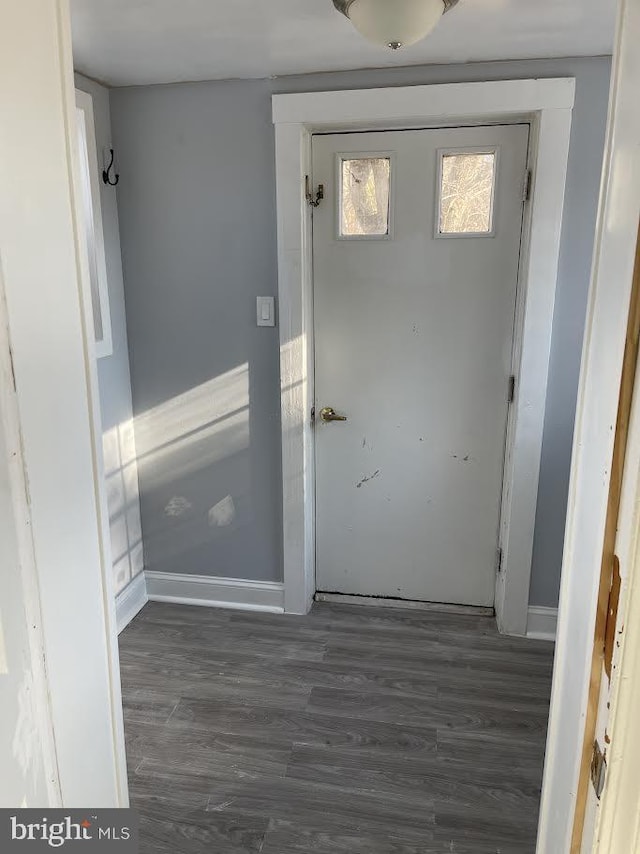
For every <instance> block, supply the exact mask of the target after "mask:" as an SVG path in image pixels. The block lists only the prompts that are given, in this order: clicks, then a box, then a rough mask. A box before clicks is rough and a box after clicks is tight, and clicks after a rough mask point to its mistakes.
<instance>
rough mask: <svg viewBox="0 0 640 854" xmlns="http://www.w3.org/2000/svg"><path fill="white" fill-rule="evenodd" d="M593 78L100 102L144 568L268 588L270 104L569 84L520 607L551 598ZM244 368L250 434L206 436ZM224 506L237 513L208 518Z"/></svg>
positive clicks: (565, 465)
mask: <svg viewBox="0 0 640 854" xmlns="http://www.w3.org/2000/svg"><path fill="white" fill-rule="evenodd" d="M609 72H610V62H609V60H608V59H606V58H588V59H567V60H553V61H546V60H545V61H543V60H539V61H530V62H507V63H483V64H476V65H464V66H433V67H414V68H404V69H385V70H379V71H361V72H347V73H336V74H321V75H312V76H304V77H295V78H293V77H291V78H281V79H278V80H274V81H246V82H213V83H197V84H181V85H176V86H158V87H139V88H130V89H118V90H114V91H113V92H112V118H113V125H114V135H115V142H116V145H117V148H118V153H119V162H120V169H121V173H122V183H121V186H120V188H119V192H118V200H119V207H120V218H121V233H122V245H123V257H124V268H125V277H126V299H127V314H128V322H129V330H130V353H131V370H132V379H133V390H134V410H135V413H136V416H141V421H140V424H141V429H140V430H138V428H137V427H136V436H137V440H138V450H139V452H140V454H141V458H140V479H141V495H142V521H143V532H144V541H145V553H146V562H147V568H148V569H159V570H163V571H176V572H193V573H198V574H211V575H227V576H236V577H247V578H259V579H270V580H278V579H280V574H281V542H280V526H281V494H280V459H279V454H280V450H279V441H280V439H279V413H278V407H279V387H278V383H279V380H278V340H277V332H276V331H274V330H264V329H257V328H256V326H255V296H256V295H258V294H266V295H268V294H273V293H275V289H276V228H275V177H274V145H273V129H272V126H271V118H270V95H271V94H272V93H273V92H296V91H311V90H324V89H340V88H364V87H372V86H389V85H409V84H420V83H436V82H457V81H467V80H492V79H504V78H517V77H535V76H540V77H552V76H567V75H568V76H575V77H576V81H577V95H576V107H575V112H574V124H573V132H572V141H571V152H570V165H569V181H568V187H567V197H566V212H565V225H564V229H563V236H562V248H561V261H560V277H559V283H558V299H557V305H556V311H555V318H554V336H553V352H552V362H551V377H550V384H549V393H548V402H547V411H546V421H545V435H544V448H543V460H542V470H541V479H540V501H539V507H538V514H537V520H536V532H535V545H534V565H533V579H532V588H531V602H532V604H536V605H551V606H554V605H556V604H557V600H558V590H559V577H560V567H561V561H562V541H563V533H564V519H565V511H566V500H567V490H568V478H569V468H570V459H571V440H572V425H573V418H574V412H575V401H576V392H577V382H578V372H579V363H580V353H581V343H582V331H583V325H584V315H585V309H586V299H587V291H588V285H589V270H590V263H591V252H592V241H593V232H594V227H595V216H596V209H597V199H598V189H599V180H600V168H601V159H602V150H603V145H604V131H605V124H606V114H607V99H608V84H609ZM242 365H247V366H248V374H249V376H248V395H247V394H246V393H245V392H243V391H242V389H239V386H240V385H241V382H240V379H239V378H238V377H237V376H236V377H235V379H233V382H234V384H235V386H236V387H238V388H236V397H238V398H239V399H238V400H237V401H236V403H237V404H238V405H237V406H236V410H234V411H235V412H236V420H237V419H238V417H239V416H238V412H239V411H244V409H243V407H244V406H245V405H246V398H247V397H248V425H243V424H240V425H238V424H235V427H234V428H233V429H231V427H230V428H229V429H227V430H222V431H221V432H219V434H216V433H215V430H214V434H213V435H210V436H207V434H206V428H207V420H206V419H207V416H206V412H208V411H209V412H210V410H211V409H212V408H213V410H214V411H215V413H216V417H217V418H219V417H220V410H221V409H224V406H223V402H216V397H217V396H218V395H219V394H221V393H222V392H223V389H219V388H217V387H216V385H215V382H212V381H213V380H214V379H215V378H216V377H220V376H221V375H225V374H226V372H228V371H230V370H231V369H233V368H238V366H242ZM198 388H199V389H200V398H199V399H195V398H196V397H197V395H198V392H193V391H192V394H191V396H190V397H189V396H187V397H182V398H181V396H184V395H185V394H187V395H188V392H189V391H190V390H193V389H198ZM171 401H174V405H173V407H172V406H171ZM176 401H177V402H178V405H176ZM212 402H213V407H211V405H210V404H211V403H212ZM187 410H189V412H191V410H198V415H197V417H196V416H193V415H189V416H188V417H187V415H186V414H185V413H186V412H187ZM145 413H146V414H147V415H146V417H143V416H144V414H145ZM168 413H171V414H170V416H168ZM181 413H182V415H181ZM167 417H169V420H170V421H171V423H170V424H167V423H166V422H167ZM181 418H183V420H184V422H185V423H184V425H183V427H181V426H180V424H179V422H180V419H181ZM222 423H224V421H223V422H222ZM136 425H138V421H137V422H136ZM208 426H209V428H210V429H211V427H212V426H213V427H214V428H215V426H216V425H208ZM164 433H166V434H167V435H168V436H169V445H166V444H165V446H164V447H159V446H160V445H161V444H162V441H163V434H164ZM141 438H142V444H143V445H144V448H141ZM225 447H226V448H227V449H228V450H225ZM227 496H231V498H232V499H233V504H234V507H235V517H234V518H233V519H232V521H230V523H229V524H226V525H224V526H221V525H220V524H218V523H215V524H212V522H211V520H210V519H209V515H208V514H209V508H211V507H213V506H214V505H215V504H216V503H217V502H219V501H220V500H221V499H224V498H225V497H227ZM231 515H233V514H227V517H225V521H227V522H228V521H229V518H230V516H231Z"/></svg>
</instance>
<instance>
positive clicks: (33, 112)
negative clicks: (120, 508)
mask: <svg viewBox="0 0 640 854" xmlns="http://www.w3.org/2000/svg"><path fill="white" fill-rule="evenodd" d="M5 6H6V9H3V12H4V18H3V26H2V28H0V81H1V82H0V113H2V117H3V133H2V134H1V135H0V184H1V185H2V194H1V196H0V255H1V262H2V283H3V286H4V297H5V298H6V323H3V325H2V328H0V351H4V352H8V353H10V363H11V371H10V372H9V373H8V372H6V371H2V373H0V385H1V386H2V393H1V394H0V399H1V400H6V399H10V396H11V395H12V394H14V395H15V413H16V414H17V419H18V423H17V424H15V425H14V428H13V433H14V436H15V434H16V432H17V433H18V437H19V447H17V448H16V450H15V453H16V458H15V461H14V462H13V463H12V465H13V466H14V468H16V467H17V466H18V464H20V470H19V471H16V473H15V476H14V482H15V484H16V486H15V489H16V495H17V490H18V489H19V487H20V481H21V480H23V481H24V483H25V484H26V485H27V491H26V496H25V497H26V500H25V501H24V502H23V501H22V500H21V498H18V497H16V501H15V504H16V512H17V514H18V519H17V523H18V524H17V529H18V535H19V538H20V542H21V546H22V548H21V558H22V560H23V562H24V563H23V565H21V567H20V568H19V570H20V573H21V576H22V578H23V584H24V586H25V589H26V590H27V591H28V597H29V598H28V600H27V605H28V609H29V614H30V615H32V616H33V615H41V617H42V619H41V622H38V621H37V618H36V621H35V622H34V625H33V632H34V645H35V644H39V645H41V646H42V649H43V658H42V662H41V664H42V667H41V668H40V669H39V670H38V671H35V670H34V678H37V679H38V685H37V686H36V689H35V692H33V691H31V688H30V685H29V682H28V681H26V680H25V687H24V695H25V696H24V710H23V718H22V720H21V722H20V726H21V728H22V732H21V733H19V735H18V736H17V737H19V738H21V741H20V748H21V750H22V751H23V753H22V754H21V756H22V757H23V758H26V761H27V763H28V764H30V755H31V753H35V752H37V751H38V750H39V745H38V743H37V741H36V736H37V734H38V730H40V731H41V732H42V733H43V741H42V743H43V745H44V747H45V748H47V752H46V755H45V760H46V762H45V765H46V768H47V771H48V773H49V780H50V783H49V792H48V800H49V803H48V804H45V803H38V804H29V806H34V807H36V806H38V807H40V806H65V807H78V806H87V807H88V806H92V807H96V808H105V807H124V806H127V804H128V789H127V773H126V757H125V748H124V735H123V720H122V718H123V714H122V700H121V693H120V679H119V664H118V646H117V633H116V615H115V598H114V591H113V581H112V568H111V559H110V553H109V552H110V548H109V526H108V515H107V513H106V503H105V500H104V494H105V485H104V479H103V478H102V479H101V476H100V472H101V470H102V461H101V453H102V448H101V438H102V437H101V431H100V420H99V413H98V409H97V368H96V363H95V344H94V338H95V335H94V327H93V318H92V313H91V305H90V288H89V264H88V253H87V247H86V239H85V238H84V235H83V232H84V229H83V226H82V222H81V219H80V215H79V210H80V207H79V204H78V187H79V183H78V150H77V145H78V133H77V116H76V100H75V90H74V82H73V62H72V54H71V23H70V17H69V8H68V0H21V2H20V3H13V4H5ZM9 7H10V8H9ZM43 139H46V144H45V145H43ZM10 414H11V413H9V415H10ZM7 417H8V416H3V418H7ZM7 423H8V421H7ZM2 546H3V544H2V543H0V560H1V558H2ZM33 576H35V578H34V577H33ZM33 693H35V694H36V696H37V695H40V696H42V695H43V694H44V696H46V697H48V699H49V703H48V704H46V706H44V705H43V704H42V703H40V708H37V707H36V709H35V710H34V711H35V712H37V714H38V719H36V718H35V717H34V719H33V720H32V716H31V708H30V700H29V697H30V696H31V694H33ZM45 730H48V731H49V732H50V734H51V737H52V740H53V744H49V743H48V742H49V739H45V736H46V735H47V733H46V732H45ZM12 735H13V734H6V736H7V737H12ZM45 742H46V743H45ZM49 769H52V770H49ZM23 794H24V793H23V792H16V803H15V806H16V807H18V806H20V802H21V800H22V797H23Z"/></svg>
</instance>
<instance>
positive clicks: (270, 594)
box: [145, 572, 284, 614]
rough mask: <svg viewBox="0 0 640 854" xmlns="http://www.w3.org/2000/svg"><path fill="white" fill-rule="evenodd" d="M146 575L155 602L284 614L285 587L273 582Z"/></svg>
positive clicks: (149, 590) (148, 573)
mask: <svg viewBox="0 0 640 854" xmlns="http://www.w3.org/2000/svg"><path fill="white" fill-rule="evenodd" d="M145 576H146V579H147V594H148V596H149V599H150V601H152V602H174V603H176V604H180V605H204V606H205V607H209V608H235V609H237V610H243V611H266V612H268V613H271V614H282V613H284V584H279V583H276V582H273V581H245V580H243V579H238V578H210V577H208V576H202V575H182V574H180V573H174V572H146V573H145Z"/></svg>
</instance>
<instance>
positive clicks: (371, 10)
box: [333, 0, 457, 50]
mask: <svg viewBox="0 0 640 854" xmlns="http://www.w3.org/2000/svg"><path fill="white" fill-rule="evenodd" d="M456 2H457V0H333V3H334V6H335V7H336V9H338V10H339V11H340V12H342V14H343V15H346V16H347V18H349V19H350V20H351V22H352V24H353V26H354V27H355V28H356V30H358V32H359V33H361V35H363V36H364V37H365V38H366V39H368V40H369V41H371V42H373V43H374V44H379V45H382V46H384V47H390V48H391V49H392V50H397V49H398V48H400V47H404V46H407V45H412V44H415V43H416V42H419V41H421V39H423V38H424V37H425V36H427V35H428V34H429V33H430V32H431V30H432V29H433V28H434V27H435V26H436V24H437V23H438V21H439V20H440V18H441V17H442V15H443V14H444V13H445V12H447V11H448V10H449V9H450V8H451V7H452V6H454V5H455V3H456Z"/></svg>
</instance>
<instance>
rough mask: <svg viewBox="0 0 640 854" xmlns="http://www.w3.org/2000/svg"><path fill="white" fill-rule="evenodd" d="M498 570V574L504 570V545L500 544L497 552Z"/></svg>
mask: <svg viewBox="0 0 640 854" xmlns="http://www.w3.org/2000/svg"><path fill="white" fill-rule="evenodd" d="M496 572H497V573H498V574H500V573H501V572H502V546H498V552H497V554H496Z"/></svg>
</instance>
